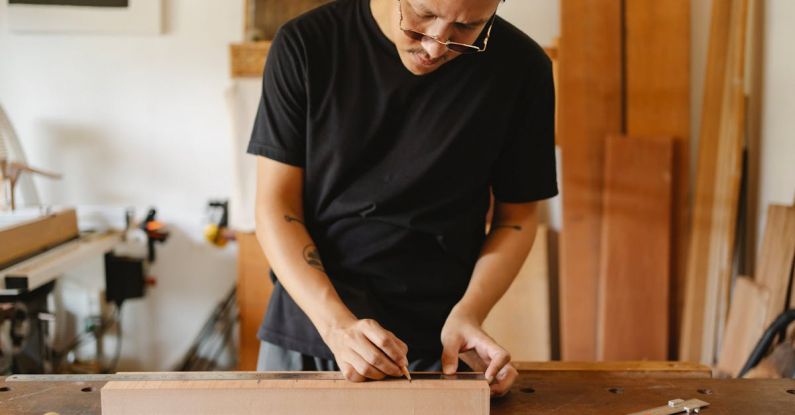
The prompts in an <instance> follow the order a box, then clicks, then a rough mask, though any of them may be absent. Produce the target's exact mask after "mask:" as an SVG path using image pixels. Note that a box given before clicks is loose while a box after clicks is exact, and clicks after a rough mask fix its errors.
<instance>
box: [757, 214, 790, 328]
mask: <svg viewBox="0 0 795 415" xmlns="http://www.w3.org/2000/svg"><path fill="white" fill-rule="evenodd" d="M763 238H764V239H763V240H762V246H761V248H760V250H759V255H758V261H757V267H756V275H755V279H756V282H757V284H759V285H760V286H762V287H765V288H767V290H768V291H769V292H770V301H769V302H768V303H767V318H766V320H765V321H764V324H765V325H768V324H770V323H772V322H773V320H775V319H776V317H778V316H779V315H780V314H781V313H783V312H784V310H785V309H786V306H787V295H788V293H787V289H788V288H789V287H790V276H791V273H792V263H793V259H795V206H781V205H770V206H769V207H768V209H767V225H766V227H765V234H764V237H763Z"/></svg>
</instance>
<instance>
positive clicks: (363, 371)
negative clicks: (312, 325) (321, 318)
mask: <svg viewBox="0 0 795 415" xmlns="http://www.w3.org/2000/svg"><path fill="white" fill-rule="evenodd" d="M322 337H323V341H325V342H326V345H328V347H329V349H331V352H332V353H334V358H335V359H336V360H337V366H339V367H340V370H341V371H342V374H343V375H345V378H346V379H348V380H349V381H351V382H364V381H365V380H367V379H373V380H381V379H383V378H384V377H386V376H387V375H388V376H395V377H400V376H402V372H401V370H400V367H401V366H408V358H407V357H406V355H407V353H408V350H409V348H408V346H407V345H406V343H403V342H402V341H401V340H400V339H398V338H397V336H395V335H394V334H393V333H392V332H390V331H389V330H387V329H385V328H383V327H381V325H380V324H378V322H376V321H375V320H370V319H363V320H356V319H355V318H354V319H351V320H349V321H345V322H342V323H341V324H338V325H336V326H334V327H330V328H328V329H326V330H324V333H322Z"/></svg>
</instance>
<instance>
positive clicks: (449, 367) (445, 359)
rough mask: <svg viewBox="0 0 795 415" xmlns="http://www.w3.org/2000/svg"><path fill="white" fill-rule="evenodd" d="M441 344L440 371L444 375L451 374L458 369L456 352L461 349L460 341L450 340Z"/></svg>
mask: <svg viewBox="0 0 795 415" xmlns="http://www.w3.org/2000/svg"><path fill="white" fill-rule="evenodd" d="M443 346H444V349H442V371H444V374H446V375H453V374H455V372H456V371H457V370H458V353H459V352H460V351H461V342H460V341H451V342H449V343H447V344H444V345H443Z"/></svg>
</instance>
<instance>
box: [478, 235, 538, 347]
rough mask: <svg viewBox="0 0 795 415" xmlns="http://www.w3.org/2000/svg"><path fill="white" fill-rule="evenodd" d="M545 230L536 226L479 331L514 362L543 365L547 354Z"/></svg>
mask: <svg viewBox="0 0 795 415" xmlns="http://www.w3.org/2000/svg"><path fill="white" fill-rule="evenodd" d="M548 240H549V229H548V228H547V227H546V226H544V225H540V226H539V227H538V230H537V231H536V238H535V242H534V243H533V249H532V250H531V251H530V254H529V255H528V256H527V259H526V260H525V262H524V264H523V265H522V268H521V269H520V270H519V274H518V275H517V276H516V279H515V280H514V281H513V284H511V288H510V289H509V290H508V292H506V293H505V295H504V296H503V297H502V299H500V301H499V302H498V303H497V304H496V305H495V306H494V308H492V310H491V312H490V313H489V316H488V318H486V321H484V322H483V329H484V330H486V333H488V334H489V335H490V336H491V337H492V338H494V340H496V341H497V343H499V344H500V345H501V346H502V347H504V348H505V349H506V350H508V351H509V352H510V353H511V358H512V359H513V360H514V361H546V360H549V359H550V358H551V350H550V347H551V346H550V345H551V342H550V333H551V331H550V315H549V312H550V309H549V304H550V301H549V300H550V292H549V259H548V258H549V257H548V256H549V247H548Z"/></svg>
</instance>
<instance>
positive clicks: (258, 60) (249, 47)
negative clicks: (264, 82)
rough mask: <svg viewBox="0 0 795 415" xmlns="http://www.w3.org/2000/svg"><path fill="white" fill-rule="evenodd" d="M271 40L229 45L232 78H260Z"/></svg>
mask: <svg viewBox="0 0 795 415" xmlns="http://www.w3.org/2000/svg"><path fill="white" fill-rule="evenodd" d="M270 48H271V42H270V41H262V42H244V43H233V44H231V45H229V66H230V68H229V70H230V72H231V75H232V78H262V71H263V69H264V68H265V60H266V58H267V57H268V51H270Z"/></svg>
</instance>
